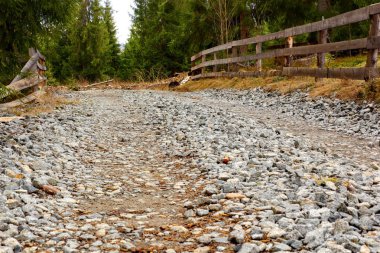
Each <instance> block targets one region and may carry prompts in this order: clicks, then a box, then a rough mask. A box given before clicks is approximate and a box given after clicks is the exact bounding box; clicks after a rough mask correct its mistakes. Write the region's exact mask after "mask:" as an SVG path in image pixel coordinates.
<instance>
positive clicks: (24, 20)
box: [0, 0, 78, 83]
mask: <svg viewBox="0 0 380 253" xmlns="http://www.w3.org/2000/svg"><path fill="white" fill-rule="evenodd" d="M77 2H78V0H60V1H51V0H39V1H30V0H2V1H0V82H3V83H7V82H9V80H11V79H13V77H14V75H15V74H16V72H18V71H19V70H20V67H21V65H22V64H23V63H25V61H27V59H28V48H29V47H38V37H39V36H43V37H45V38H46V39H47V40H48V39H49V38H50V31H51V30H52V29H53V28H54V27H55V26H58V25H61V24H63V23H64V22H66V21H67V20H68V18H69V14H70V13H71V11H72V10H73V7H74V6H75V5H76V3H77Z"/></svg>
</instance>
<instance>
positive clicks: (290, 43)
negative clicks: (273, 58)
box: [284, 36, 294, 67]
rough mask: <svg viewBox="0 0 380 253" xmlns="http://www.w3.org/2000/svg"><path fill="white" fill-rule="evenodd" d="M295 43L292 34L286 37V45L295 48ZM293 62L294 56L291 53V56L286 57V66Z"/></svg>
mask: <svg viewBox="0 0 380 253" xmlns="http://www.w3.org/2000/svg"><path fill="white" fill-rule="evenodd" d="M293 44H294V39H293V37H292V36H289V37H288V38H287V39H286V47H287V48H293ZM291 64H292V56H291V55H289V56H286V57H285V64H284V65H285V67H290V65H291Z"/></svg>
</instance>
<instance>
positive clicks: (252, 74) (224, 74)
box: [191, 70, 281, 80]
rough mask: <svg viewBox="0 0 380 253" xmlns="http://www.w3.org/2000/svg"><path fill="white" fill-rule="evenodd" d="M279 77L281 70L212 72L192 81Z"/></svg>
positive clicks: (198, 76)
mask: <svg viewBox="0 0 380 253" xmlns="http://www.w3.org/2000/svg"><path fill="white" fill-rule="evenodd" d="M277 75H281V70H272V71H265V72H262V71H247V72H216V73H215V72H212V73H205V74H204V75H196V76H193V77H192V78H191V79H192V80H198V79H202V78H214V77H227V78H230V77H242V78H244V77H267V76H277Z"/></svg>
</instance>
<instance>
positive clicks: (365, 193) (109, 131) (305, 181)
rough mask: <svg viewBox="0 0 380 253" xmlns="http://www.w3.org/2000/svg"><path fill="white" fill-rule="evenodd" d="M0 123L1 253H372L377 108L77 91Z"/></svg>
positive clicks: (283, 99)
mask: <svg viewBox="0 0 380 253" xmlns="http://www.w3.org/2000/svg"><path fill="white" fill-rule="evenodd" d="M67 96H70V97H74V98H76V99H79V100H80V104H78V105H70V106H66V107H64V108H60V109H57V110H56V111H55V112H53V113H50V114H45V115H40V116H38V117H26V118H24V119H19V120H16V121H12V122H8V123H0V148H1V153H0V253H2V252H41V251H45V252H168V253H169V252H241V253H244V252H319V253H330V252H344V253H345V252H347V253H348V252H361V253H367V252H369V253H371V252H380V204H379V203H380V167H379V164H380V161H379V159H380V143H379V140H380V126H379V119H380V116H379V108H378V106H376V105H374V104H370V103H366V104H361V105H359V104H355V103H346V102H342V101H338V100H333V99H317V100H311V99H309V98H308V97H307V96H306V95H305V94H303V93H294V94H293V95H287V96H281V95H278V94H273V93H265V92H263V91H261V90H250V91H232V90H223V91H203V92H197V93H167V92H150V91H120V90H106V91H99V90H93V91H85V92H76V93H69V94H67Z"/></svg>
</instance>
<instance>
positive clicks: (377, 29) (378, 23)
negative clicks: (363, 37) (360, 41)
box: [365, 14, 380, 82]
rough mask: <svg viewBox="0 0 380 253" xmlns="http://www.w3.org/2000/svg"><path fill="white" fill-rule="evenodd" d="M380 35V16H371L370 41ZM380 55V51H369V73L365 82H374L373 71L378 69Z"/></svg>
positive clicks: (367, 72) (367, 65)
mask: <svg viewBox="0 0 380 253" xmlns="http://www.w3.org/2000/svg"><path fill="white" fill-rule="evenodd" d="M379 35H380V14H375V15H372V16H371V26H370V30H369V36H368V39H370V38H371V37H376V36H379ZM378 55H379V49H370V50H368V56H367V64H366V67H367V71H366V76H365V80H366V81H367V82H368V81H372V80H373V73H372V72H373V71H375V69H376V64H377V57H378Z"/></svg>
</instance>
